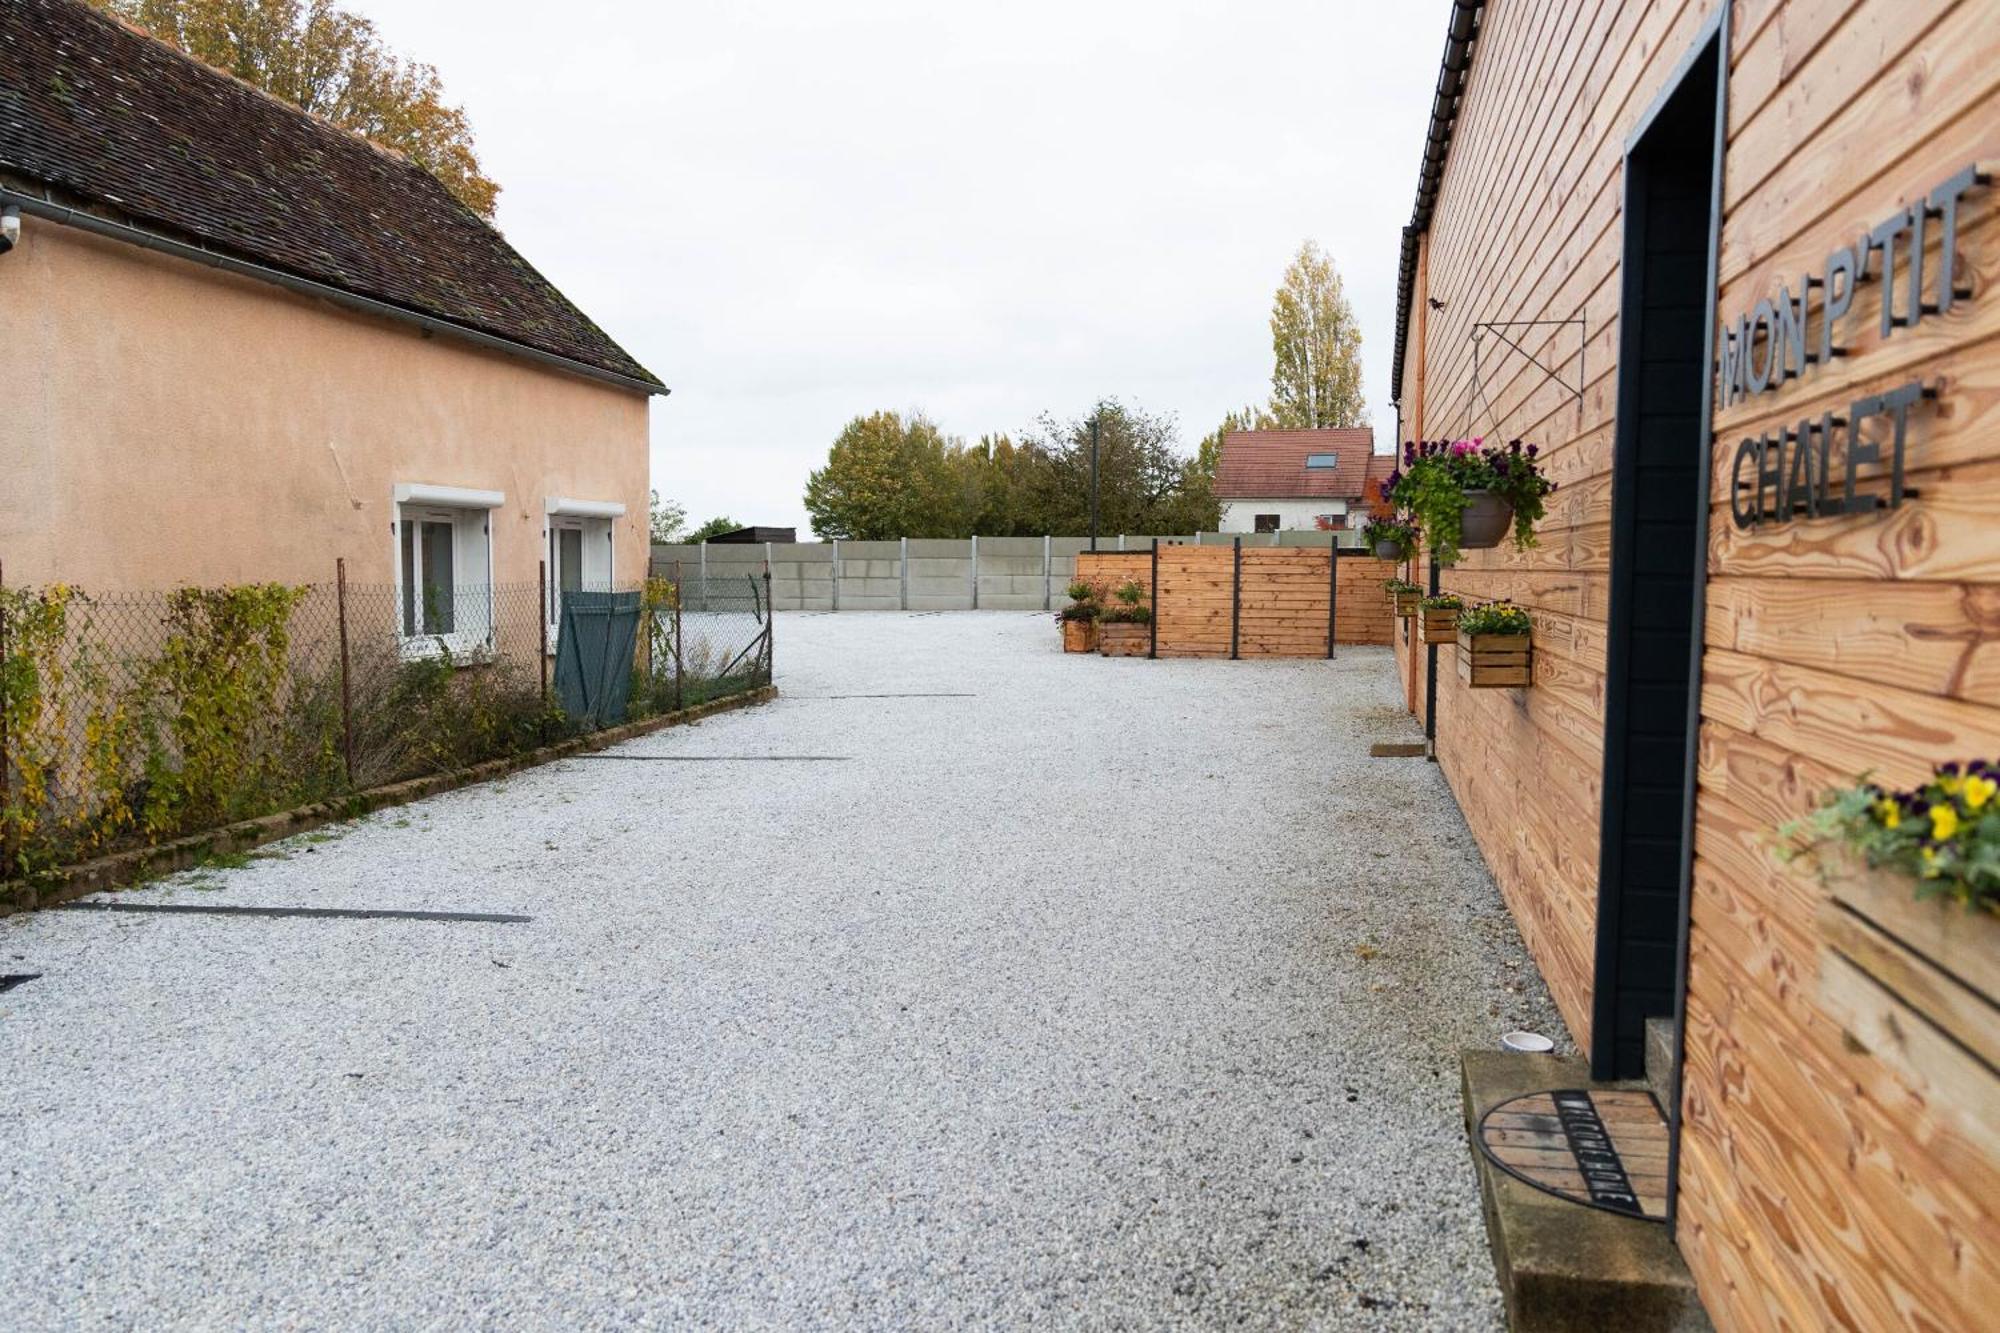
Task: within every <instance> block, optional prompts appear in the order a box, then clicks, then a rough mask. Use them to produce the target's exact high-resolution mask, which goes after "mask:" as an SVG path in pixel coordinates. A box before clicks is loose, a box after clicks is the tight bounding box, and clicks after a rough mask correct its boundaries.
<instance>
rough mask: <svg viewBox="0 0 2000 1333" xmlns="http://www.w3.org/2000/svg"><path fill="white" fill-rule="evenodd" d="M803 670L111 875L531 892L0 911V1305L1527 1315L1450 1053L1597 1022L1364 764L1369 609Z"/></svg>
mask: <svg viewBox="0 0 2000 1333" xmlns="http://www.w3.org/2000/svg"><path fill="white" fill-rule="evenodd" d="M777 657H778V661H779V663H780V668H781V669H780V673H779V686H780V688H781V689H782V690H783V691H784V692H785V697H784V698H782V699H781V700H780V701H778V702H777V703H775V704H772V705H769V706H767V707H763V708H758V709H753V710H750V711H746V712H742V713H736V714H730V715H727V716H724V717H720V718H716V719H712V720H710V721H708V722H705V723H702V724H700V725H697V726H694V727H689V728H684V729H678V730H671V731H666V732H661V733H658V734H656V735H653V736H650V737H646V738H644V739H642V740H639V741H636V742H632V743H630V744H628V745H625V746H623V747H621V748H619V749H618V750H616V751H612V752H611V753H613V754H616V755H619V756H632V757H633V758H631V759H629V760H628V759H621V758H610V759H575V760H568V761H564V762H562V763H559V764H555V765H551V766H548V767H545V768H541V769H538V770H534V771H532V772H528V773H524V774H520V775H516V776H514V777H511V778H509V779H507V780H505V781H503V782H498V783H494V784H491V785H488V786H484V787H478V788H474V789H470V790H466V791H461V792H457V793H453V794H450V795H447V796H442V797H438V798H436V799H433V800H430V801H427V802H424V803H423V804H421V805H416V806H410V807H406V808H404V809H402V810H397V811H389V812H385V813H383V814H381V815H378V816H375V817H372V818H369V819H366V820H363V821H360V822H358V823H355V824H352V825H348V826H345V827H343V828H340V829H337V830H329V831H328V832H326V833H322V834H318V835H312V836H308V837H305V838H299V839H294V840H292V841H291V842H289V843H287V844H282V845H281V846H280V847H279V848H277V849H276V850H277V851H278V853H279V854H278V855H275V856H270V857H268V858H265V859H258V860H255V861H253V862H252V863H251V864H249V865H248V866H245V867H243V868H240V869H234V870H219V871H209V872H199V873H196V874H192V875H184V876H180V877H177V878H176V879H174V880H172V881H169V882H167V883H166V884H164V885H162V886H160V887H156V888H152V889H147V890H143V891H139V892H136V893H131V894H127V895H124V898H123V900H124V901H136V902H144V901H171V902H176V903H184V902H197V903H208V902H214V903H230V904H245V905H259V904H263V905H288V906H320V907H344V908H356V907H358V908H397V909H424V910H439V911H471V912H503V913H504V912H516V913H525V914H528V915H531V916H533V917H534V920H533V921H532V922H531V923H529V924H502V923H485V922H429V921H413V920H361V921H357V920H345V919H326V918H318V919H313V918H303V919H302V918H287V919H270V918H258V917H219V916H188V915H174V916H166V915H158V916H150V915H126V914H108V913H81V912H45V913H42V914H40V915H37V916H33V917H17V918H12V919H9V920H5V921H0V972H41V973H44V976H43V977H42V978H41V979H40V980H38V981H33V982H30V983H28V984H27V985H25V986H22V987H19V988H18V989H15V990H13V991H11V992H8V993H6V994H5V995H0V1068H4V1069H5V1070H6V1071H7V1084H8V1088H7V1094H8V1095H7V1096H6V1098H5V1099H4V1105H0V1145H4V1146H3V1147H0V1162H4V1172H0V1310H5V1311H6V1312H7V1315H6V1318H7V1322H8V1324H9V1325H10V1326H11V1327H16V1328H53V1327H65V1326H86V1325H88V1326H96V1325H107V1324H109V1325H133V1324H143V1325H146V1326H150V1327H161V1326H173V1325H178V1326H206V1327H216V1326H262V1327H269V1326H329V1325H330V1326H348V1327H353V1326H362V1325H366V1326H399V1327H434V1328H444V1327H453V1328H456V1327H466V1326H502V1325H507V1326H522V1325H527V1326H541V1327H548V1326H554V1325H563V1326H568V1327H599V1326H612V1325H619V1326H623V1325H649V1324H650V1325H689V1324H704V1325H726V1326H732V1327H769V1328H776V1327H784V1328H810V1327H860V1326H867V1327H879V1326H898V1327H921V1328H931V1327H947V1326H964V1325H984V1326H1009V1327H1011V1326H1016V1325H1021V1324H1027V1323H1031V1322H1040V1323H1053V1324H1056V1325H1062V1326H1092V1327H1110V1326H1146V1327H1156V1326H1161V1325H1169V1324H1183V1325H1189V1326H1210V1325H1218V1324H1225V1323H1228V1324H1237V1323H1243V1324H1249V1325H1253V1326H1266V1327H1297V1326H1301V1325H1309V1326H1319V1327H1330V1328H1435V1329H1451V1330H1465V1329H1478V1328H1483V1327H1498V1326H1499V1325H1500V1322H1501V1312H1500V1304H1499V1297H1498V1293H1497V1290H1496V1288H1495V1286H1494V1282H1493V1277H1492V1265H1491V1261H1490V1260H1489V1258H1488V1255H1487V1251H1486V1242H1485V1236H1484V1232H1483V1230H1482V1227H1481V1223H1480V1215H1479V1200H1478V1188H1477V1184H1476V1182H1475V1180H1474V1176H1473V1171H1472V1166H1471V1162H1470V1159H1469V1156H1468V1153H1467V1148H1466V1145H1465V1141H1464V1137H1463V1133H1462V1131H1461V1128H1460V1124H1459V1113H1458V1091H1457V1078H1458V1075H1457V1059H1456V1054H1455V1053H1456V1051H1457V1049H1458V1048H1459V1047H1460V1046H1461V1045H1467V1044H1478V1045H1492V1044H1493V1043H1495V1042H1496V1041H1497V1038H1498V1034H1499V1033H1501V1032H1503V1031H1506V1030H1508V1029H1510V1028H1516V1027H1527V1028H1533V1029H1537V1030H1539V1031H1543V1032H1547V1033H1550V1034H1553V1035H1556V1036H1557V1037H1558V1040H1559V1042H1560V1043H1561V1044H1562V1046H1563V1047H1564V1048H1567V1047H1568V1045H1569V1043H1568V1040H1567V1038H1566V1037H1565V1036H1563V1035H1562V1031H1563V1030H1562V1028H1561V1025H1560V1020H1559V1019H1558V1018H1557V1016H1556V1014H1555V1011H1554V1009H1553V1007H1552V1005H1551V1004H1550V1002H1549V1000H1548V997H1547V995H1546V993H1545V992H1544V990H1543V988H1542V986H1541V983H1540V981H1539V980H1538V978H1537V977H1536V974H1535V971H1534V968H1533V966H1532V964H1531V963H1530V962H1529V961H1528V958H1527V956H1526V954H1525V952H1524V950H1523V948H1522V946H1521V942H1520V939H1519V937H1518V935H1517V934H1516V932H1515V930H1514V928H1513V926H1512V924H1511V923H1510V921H1509V919H1508V917H1507V916H1506V914H1505V911H1504V909H1503V907H1502V905H1501V903H1500V900H1499V897H1498V894H1497V893H1496V891H1495V889H1494V886H1493V882H1492V880H1491V879H1490V878H1489V877H1488V875H1487V874H1486V872H1485V870H1484V869H1483V868H1482V866H1481V864H1480V861H1479V858H1478V855H1477V852H1476V850H1475V848H1474V846H1473V843H1472V840H1471V837H1470V835H1469V834H1468V833H1467V832H1466V829H1465V825H1464V823H1463V821H1462V820H1461V818H1460V816H1459V814H1458V811H1457V808H1456V806H1455V805H1454V804H1453V803H1452V801H1451V799H1450V797H1449V795H1448V793H1447V792H1446V789H1445V787H1444V784H1443V781H1442V780H1441V778H1440V777H1439V775H1438V772H1437V770H1436V768H1435V767H1434V766H1433V765H1429V764H1426V763H1425V762H1423V761H1422V760H1420V759H1417V760H1410V759H1395V760H1391V759H1379V760H1371V759H1369V758H1368V757H1367V748H1368V745H1369V743H1370V742H1373V741H1378V740H1409V739H1412V737H1413V735H1414V731H1413V728H1412V725H1411V723H1410V722H1409V720H1408V719H1407V718H1406V717H1405V716H1404V715H1403V714H1402V711H1401V709H1400V708H1399V707H1398V705H1397V699H1396V697H1395V691H1396V687H1395V684H1394V679H1393V674H1392V665H1391V659H1390V656H1389V654H1388V651H1387V650H1386V649H1346V650H1343V651H1342V653H1341V655H1340V658H1339V659H1338V660H1337V661H1335V662H1286V663H1250V662H1241V663H1231V662H1219V661H1204V662H1188V661H1180V662H1169V661H1161V662H1148V661H1144V660H1108V659H1100V658H1096V657H1088V658H1084V657H1068V658H1066V657H1064V656H1063V655H1062V654H1061V653H1060V652H1059V651H1058V650H1057V640H1056V632H1055V629H1054V627H1053V626H1052V625H1050V624H1049V622H1048V620H1047V618H1046V617H1044V616H1039V615H1036V616H1028V615H1018V614H1003V613H979V614H958V615H896V614H870V613H853V612H849V613H842V614H840V615H838V616H829V615H786V616H783V617H781V618H780V621H779V624H778V626H777ZM885 694H887V695H901V696H904V697H893V698H865V697H835V696H857V695H885ZM944 695H969V696H970V697H940V696H944ZM777 755H788V756H838V757H839V758H835V759H825V760H814V759H799V760H793V761H789V762H768V761H761V760H757V759H754V758H750V757H752V756H777ZM641 756H648V757H654V758H651V759H646V758H640V757H641ZM660 756H704V757H715V756H730V757H744V758H743V760H742V762H734V761H725V762H701V763H687V762H658V761H657V757H660Z"/></svg>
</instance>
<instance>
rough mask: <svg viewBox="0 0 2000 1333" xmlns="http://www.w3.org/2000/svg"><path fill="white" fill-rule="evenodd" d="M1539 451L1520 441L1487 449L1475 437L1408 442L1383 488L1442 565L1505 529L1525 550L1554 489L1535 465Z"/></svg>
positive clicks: (1496, 539)
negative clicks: (1419, 531)
mask: <svg viewBox="0 0 2000 1333" xmlns="http://www.w3.org/2000/svg"><path fill="white" fill-rule="evenodd" d="M1539 452H1540V450H1539V449H1538V448H1537V447H1536V446H1535V445H1532V444H1528V445H1524V444H1522V443H1521V441H1519V440H1514V441H1512V442H1510V443H1509V444H1508V445H1507V447H1506V448H1504V449H1502V448H1497V447H1496V448H1490V449H1489V448H1487V447H1486V446H1485V442H1484V440H1483V439H1481V438H1474V439H1469V440H1426V441H1423V442H1421V443H1418V442H1415V441H1412V442H1410V443H1407V444H1405V445H1404V446H1403V463H1402V467H1401V468H1400V469H1399V470H1398V471H1396V472H1392V473H1390V474H1389V479H1388V480H1387V481H1386V482H1384V483H1383V491H1384V494H1386V495H1387V496H1388V498H1389V501H1390V503H1392V504H1394V505H1396V506H1397V507H1398V508H1399V509H1402V510H1406V511H1407V512H1408V513H1409V514H1410V516H1411V519H1412V520H1413V521H1414V522H1415V524H1416V525H1417V526H1418V528H1419V529H1421V533H1422V538H1423V542H1424V545H1425V546H1427V547H1428V548H1429V549H1430V551H1431V553H1432V554H1433V555H1434V556H1435V557H1436V558H1437V562H1438V563H1439V564H1441V565H1449V564H1452V563H1453V562H1455V561H1456V560H1457V559H1458V553H1459V552H1460V551H1461V550H1480V549H1483V548H1486V547H1492V546H1498V545H1499V544H1500V542H1501V540H1502V539H1503V538H1505V537H1506V535H1507V532H1508V529H1509V528H1511V529H1512V530H1513V534H1514V545H1515V546H1516V547H1517V548H1519V549H1523V550H1525V549H1526V548H1528V547H1530V546H1533V545H1534V544H1535V524H1536V523H1539V522H1540V521H1541V519H1542V516H1543V514H1544V513H1546V512H1547V499H1548V496H1549V494H1550V493H1551V492H1553V491H1554V490H1555V488H1556V484H1555V483H1554V482H1552V481H1550V480H1549V479H1548V478H1547V477H1544V476H1543V475H1542V473H1541V469H1540V466H1539V465H1538V464H1537V463H1536V462H1535V456H1536V454H1538V453H1539Z"/></svg>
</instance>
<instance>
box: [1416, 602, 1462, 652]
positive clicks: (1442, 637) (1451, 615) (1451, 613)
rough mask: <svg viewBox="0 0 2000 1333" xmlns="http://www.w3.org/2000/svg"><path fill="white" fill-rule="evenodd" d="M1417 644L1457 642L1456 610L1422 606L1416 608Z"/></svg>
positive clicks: (1453, 608) (1448, 607)
mask: <svg viewBox="0 0 2000 1333" xmlns="http://www.w3.org/2000/svg"><path fill="white" fill-rule="evenodd" d="M1417 642H1419V643H1423V644H1433V643H1436V644H1445V643H1457V642H1458V608H1457V607H1451V606H1423V607H1418V608H1417Z"/></svg>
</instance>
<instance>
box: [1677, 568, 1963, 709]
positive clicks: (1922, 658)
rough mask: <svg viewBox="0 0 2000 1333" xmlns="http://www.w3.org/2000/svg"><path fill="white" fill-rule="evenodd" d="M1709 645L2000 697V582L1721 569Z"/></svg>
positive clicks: (1930, 690) (1866, 680) (1903, 684)
mask: <svg viewBox="0 0 2000 1333" xmlns="http://www.w3.org/2000/svg"><path fill="white" fill-rule="evenodd" d="M1706 637H1707V642H1708V644H1709V646H1710V647H1713V648H1723V649H1727V650H1729V651H1731V652H1736V653H1741V654H1744V655H1746V656H1750V657H1758V658H1764V659H1767V660H1770V661H1773V662H1784V663H1789V664H1792V665H1794V666H1805V667H1813V668H1815V669H1818V670H1821V671H1827V672H1831V673H1833V674H1836V675H1839V676H1843V677H1845V678H1847V680H1848V681H1850V682H1851V683H1850V685H1849V686H1848V688H1850V689H1868V688H1871V687H1872V686H1873V685H1874V683H1875V682H1877V681H1893V682H1895V684H1896V685H1897V686H1898V687H1900V688H1902V689H1908V690H1915V691H1918V692H1920V693H1924V694H1933V695H1938V696H1940V697H1943V698H1948V699H1960V700H1964V701H1966V702H1968V703H1981V704H1986V705H1989V706H2000V585H1996V584H1992V583H1983V584H1973V583H1899V584H1894V585H1888V586H1885V585H1884V584H1882V583H1880V582H1874V581H1869V580H1863V579H1847V580H1831V581H1829V580H1817V579H1811V580H1809V579H1769V578H1736V577H1719V578H1714V579H1711V580H1710V581H1709V585H1708V619H1707V629H1706Z"/></svg>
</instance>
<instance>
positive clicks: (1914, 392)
mask: <svg viewBox="0 0 2000 1333" xmlns="http://www.w3.org/2000/svg"><path fill="white" fill-rule="evenodd" d="M1923 396H1924V385H1923V381H1921V380H1911V381H1910V382H1909V383H1908V384H1904V385H1901V386H1899V387H1897V388H1894V389H1891V390H1889V392H1887V393H1885V394H1883V395H1882V409H1883V411H1885V412H1886V413H1888V415H1889V418H1890V420H1892V421H1894V422H1895V423H1896V436H1895V440H1896V442H1895V446H1894V452H1893V453H1892V455H1891V457H1892V459H1893V460H1894V461H1893V462H1891V464H1890V468H1889V507H1890V508H1891V509H1894V508H1896V507H1897V506H1899V505H1901V504H1902V503H1903V444H1904V439H1905V437H1906V436H1907V435H1908V434H1909V425H1910V408H1911V407H1912V406H1914V405H1915V404H1916V403H1917V401H1918V400H1919V399H1921V398H1922V397H1923Z"/></svg>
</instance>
